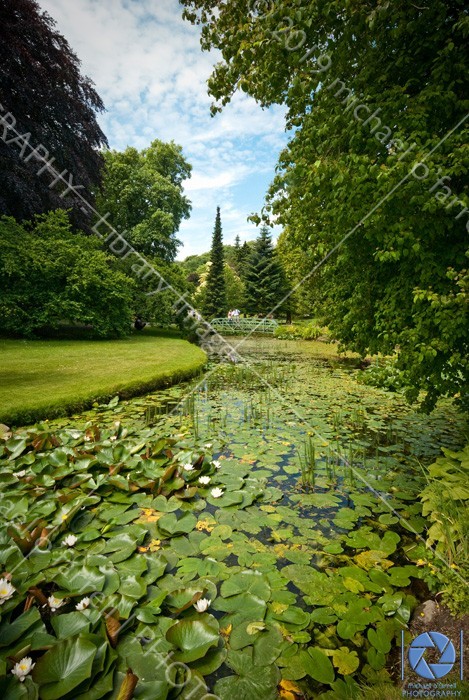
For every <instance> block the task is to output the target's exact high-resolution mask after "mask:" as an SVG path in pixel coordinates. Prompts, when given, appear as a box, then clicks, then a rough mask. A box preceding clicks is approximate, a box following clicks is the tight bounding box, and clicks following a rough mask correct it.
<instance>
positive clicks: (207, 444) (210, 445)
mask: <svg viewBox="0 0 469 700" xmlns="http://www.w3.org/2000/svg"><path fill="white" fill-rule="evenodd" d="M204 447H206V448H207V450H209V449H210V448H211V447H212V443H211V442H207V443H206V444H205V445H204Z"/></svg>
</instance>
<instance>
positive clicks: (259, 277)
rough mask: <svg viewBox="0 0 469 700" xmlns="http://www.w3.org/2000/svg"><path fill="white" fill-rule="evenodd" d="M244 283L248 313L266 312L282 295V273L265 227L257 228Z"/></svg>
mask: <svg viewBox="0 0 469 700" xmlns="http://www.w3.org/2000/svg"><path fill="white" fill-rule="evenodd" d="M244 282H245V308H246V311H247V313H249V314H255V315H262V316H265V315H268V314H270V312H271V311H272V309H273V308H274V307H275V306H276V305H277V304H278V303H279V302H280V301H281V300H282V298H283V297H284V295H285V275H284V274H283V270H282V268H281V265H280V263H279V261H278V259H277V255H276V253H275V250H274V247H273V245H272V239H271V236H270V233H269V229H268V227H267V226H263V227H262V228H261V230H260V234H259V237H258V238H257V240H256V242H255V244H254V249H253V251H252V253H251V255H250V257H249V259H248V263H247V269H246V274H245V278H244Z"/></svg>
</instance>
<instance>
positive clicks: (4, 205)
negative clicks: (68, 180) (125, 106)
mask: <svg viewBox="0 0 469 700" xmlns="http://www.w3.org/2000/svg"><path fill="white" fill-rule="evenodd" d="M0 64H1V66H2V70H1V71H0V104H1V105H2V107H3V108H4V112H3V114H2V116H5V114H6V113H7V112H10V113H11V114H12V115H13V117H14V118H15V119H16V120H17V123H16V130H17V131H18V132H19V133H20V134H25V135H26V136H28V135H29V143H30V145H31V147H32V148H36V147H38V146H39V145H40V144H42V145H43V146H44V147H45V148H46V149H48V150H49V152H50V155H51V157H52V156H54V157H55V158H56V162H55V163H54V164H53V167H55V168H56V169H57V170H58V172H62V171H63V170H65V169H66V170H68V171H69V173H71V174H72V175H73V181H74V184H79V185H81V186H83V188H84V189H81V190H80V193H81V194H82V195H83V196H84V197H86V198H88V199H90V198H91V196H92V195H91V191H92V190H93V189H94V188H95V187H96V185H98V184H99V182H100V171H101V167H102V162H103V159H102V155H101V153H100V149H101V148H102V147H103V146H105V145H106V144H107V141H106V137H105V135H104V134H103V132H102V131H101V129H100V127H99V125H98V122H97V120H96V113H97V112H101V111H103V109H104V106H103V103H102V101H101V98H100V97H99V95H98V94H97V93H96V91H95V89H94V87H93V83H92V82H91V81H90V80H89V78H87V77H85V76H83V75H82V74H81V73H80V61H79V60H78V58H77V56H76V55H75V54H74V53H73V51H72V50H71V49H70V46H69V45H68V43H67V41H66V40H65V39H64V37H63V36H62V35H61V34H59V33H58V32H57V31H56V30H55V22H54V20H53V19H52V18H51V17H50V16H49V15H48V14H47V13H45V12H41V9H40V7H39V4H38V3H37V2H35V0H3V2H2V3H1V4H0ZM9 123H10V124H12V120H11V119H10V120H9ZM2 133H3V127H2ZM15 136H16V134H15V133H13V131H11V130H9V131H8V132H7V133H6V134H5V140H4V141H1V142H0V214H6V215H9V216H14V217H15V218H17V219H26V218H29V217H30V216H32V215H34V214H37V213H42V212H45V211H48V210H50V209H56V208H59V207H60V208H65V207H71V206H72V205H73V204H74V196H73V195H72V196H70V195H68V196H66V197H65V198H64V199H62V198H61V197H60V193H61V191H64V190H65V187H64V186H56V187H53V188H52V189H50V188H49V184H50V183H51V180H52V177H51V175H48V174H47V172H44V173H43V174H42V175H40V176H38V175H37V174H36V173H37V171H38V170H39V169H40V168H41V167H43V165H44V163H40V162H39V161H38V160H37V159H35V158H31V159H30V160H28V162H25V160H26V158H27V157H29V156H30V154H31V149H26V150H25V151H24V153H23V157H20V155H21V153H22V148H23V143H21V144H19V143H15V142H13V141H12V140H13V139H14V137H15ZM25 138H26V137H25ZM5 141H12V142H11V143H9V144H8V143H6V142H5ZM75 199H76V197H75ZM73 218H74V222H75V223H76V224H81V225H82V226H86V224H87V223H88V222H87V218H86V215H84V214H83V213H82V212H81V210H80V209H79V208H78V207H76V208H75V209H74V213H73Z"/></svg>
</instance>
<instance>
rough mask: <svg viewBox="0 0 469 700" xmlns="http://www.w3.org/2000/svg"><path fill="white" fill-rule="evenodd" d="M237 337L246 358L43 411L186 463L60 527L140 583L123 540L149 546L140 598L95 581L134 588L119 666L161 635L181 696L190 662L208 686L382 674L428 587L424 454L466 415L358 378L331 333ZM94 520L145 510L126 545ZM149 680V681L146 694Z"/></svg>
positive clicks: (248, 692)
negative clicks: (133, 616) (426, 408)
mask: <svg viewBox="0 0 469 700" xmlns="http://www.w3.org/2000/svg"><path fill="white" fill-rule="evenodd" d="M237 342H239V340H238V339H236V341H233V344H235V343H237ZM240 352H241V353H242V356H243V358H245V360H246V363H243V362H240V363H237V364H231V363H221V364H218V365H213V366H210V368H209V370H208V372H207V373H206V374H205V375H204V376H202V377H200V378H198V379H197V380H194V381H192V382H190V383H187V384H185V385H180V386H177V387H171V388H169V389H167V390H162V391H158V392H155V393H153V394H149V395H147V396H145V397H140V398H138V399H133V400H130V401H125V402H121V403H119V402H117V400H114V401H112V402H111V404H109V405H108V406H96V407H95V408H94V409H93V411H89V412H87V413H85V414H83V415H80V416H72V417H70V418H68V419H60V420H54V421H50V422H49V423H48V430H49V431H55V430H67V429H69V432H70V440H72V439H73V440H77V439H78V429H80V427H81V428H83V429H84V430H86V431H87V433H86V434H87V437H86V438H85V440H87V441H88V445H89V447H88V452H90V454H91V453H92V449H91V448H92V444H93V443H94V442H96V443H98V442H99V441H101V443H102V445H104V446H105V447H104V448H102V452H101V453H102V454H103V453H104V451H105V450H107V449H110V448H109V447H107V446H109V445H111V446H112V443H110V442H109V440H113V439H114V441H115V442H116V444H117V442H119V444H120V443H121V441H123V440H124V439H125V440H126V441H127V442H128V443H129V444H132V441H133V444H134V448H132V449H130V451H129V454H128V457H126V459H128V465H129V468H130V467H132V465H134V466H135V465H137V462H132V459H134V458H133V457H131V456H130V455H138V454H141V453H142V450H143V449H144V445H145V441H148V440H154V436H155V434H158V435H161V436H169V435H174V436H176V437H175V441H174V444H173V445H172V448H171V453H169V452H164V454H163V453H162V452H161V451H160V453H158V450H156V449H155V450H153V452H152V453H151V455H150V453H148V454H147V458H150V457H151V459H155V460H156V459H160V463H159V464H160V465H161V469H162V471H161V474H163V471H164V470H163V467H165V465H166V462H165V460H166V461H168V459H169V460H171V459H174V458H176V459H177V460H178V462H179V465H181V464H182V465H183V467H182V469H180V470H179V472H175V471H174V468H173V469H172V471H170V470H168V471H167V472H165V475H164V477H163V476H162V477H161V479H162V481H161V482H160V488H159V490H158V494H159V495H157V496H156V498H155V497H154V496H155V494H154V493H153V494H152V495H150V494H147V493H146V494H145V497H142V494H141V493H136V495H131V494H130V495H127V496H125V494H124V495H123V494H122V492H121V493H120V494H117V495H116V496H114V495H113V496H111V497H109V498H108V500H107V506H106V507H107V508H108V513H107V516H106V515H103V514H101V515H99V513H98V515H96V514H95V512H94V510H93V508H91V509H89V510H87V511H86V515H83V514H81V515H78V516H77V517H75V520H74V521H73V527H71V528H70V529H71V531H72V532H76V533H77V536H78V537H79V536H80V533H81V532H83V531H84V530H86V531H88V530H89V532H91V533H92V534H91V535H90V534H88V535H86V537H84V540H86V542H88V543H89V544H88V547H89V549H88V550H85V549H83V547H86V544H85V542H83V541H82V542H81V543H80V544H81V545H82V549H81V550H79V551H80V552H82V553H83V556H86V557H89V556H94V557H95V560H93V561H91V560H87V565H88V566H91V567H93V566H94V567H97V569H99V570H100V571H103V568H102V567H103V566H104V559H103V557H104V556H105V555H109V553H110V552H111V554H112V556H111V560H112V561H113V563H114V564H115V566H116V567H117V573H118V574H119V575H121V574H122V572H123V571H125V567H126V565H127V566H128V567H129V570H130V572H131V573H132V574H133V575H134V579H135V582H136V584H139V585H140V587H141V588H142V576H143V578H144V577H145V576H146V574H142V570H141V569H139V567H138V566H137V565H136V564H132V562H133V561H134V559H133V558H130V559H129V557H130V556H131V555H132V557H134V558H135V557H138V556H145V557H146V558H147V560H148V559H149V558H152V557H153V559H154V560H157V561H158V562H160V563H161V562H162V569H161V570H160V571H159V572H158V575H157V576H155V577H154V578H153V580H150V579H148V580H150V584H149V586H148V588H147V587H146V586H144V587H143V588H142V590H141V591H140V593H141V597H140V598H139V595H137V594H136V593H135V592H134V593H132V592H130V593H129V591H124V592H123V591H122V590H121V589H120V588H119V587H115V586H111V588H110V589H109V590H110V591H111V593H112V596H111V597H112V600H113V602H114V605H115V606H116V608H117V609H118V610H119V615H120V618H121V619H122V618H124V619H127V618H129V617H130V613H131V610H132V609H133V605H137V604H141V601H145V603H144V604H145V606H146V611H145V614H143V615H142V614H140V615H139V614H137V620H138V621H139V622H138V623H137V624H136V625H134V626H133V628H132V633H133V634H132V635H127V636H126V637H123V638H122V640H121V641H120V642H119V645H118V646H117V649H118V651H119V649H120V655H121V657H123V658H125V659H126V660H127V659H129V658H133V659H134V661H133V666H132V668H134V667H135V668H137V667H138V664H139V663H140V665H141V666H142V665H143V662H139V661H138V660H135V659H136V656H137V655H138V654H141V653H142V652H141V650H142V649H143V650H144V651H145V650H146V657H147V658H150V657H151V654H152V653H156V652H158V653H163V652H165V653H166V652H167V653H171V651H172V653H173V654H174V659H176V660H177V661H179V662H183V663H184V664H187V665H188V666H189V668H190V669H191V672H192V681H191V683H190V684H188V685H187V686H186V688H185V689H183V691H182V694H181V695H180V696H179V697H180V698H181V699H182V698H189V697H190V698H192V700H194V698H199V697H203V695H204V693H205V692H208V691H206V690H205V685H204V692H200V693H199V691H198V690H195V687H194V682H195V679H202V678H203V680H204V684H206V687H207V688H208V689H209V690H210V691H211V692H213V693H215V694H216V695H218V696H219V697H220V698H222V700H223V699H224V698H231V697H232V695H233V694H234V693H237V695H238V697H239V698H240V699H243V698H246V699H247V698H252V699H254V700H255V699H259V700H271V699H273V698H277V697H283V698H287V700H295V698H300V697H308V698H316V697H319V696H321V697H324V698H339V699H340V698H342V697H343V698H346V697H350V693H351V692H353V689H354V688H355V687H356V686H355V683H356V681H357V680H360V681H362V682H363V681H365V682H367V683H369V684H371V685H373V684H375V683H377V682H378V681H380V682H381V681H383V680H384V681H385V680H387V679H390V680H391V676H390V672H391V669H390V667H389V652H390V650H391V648H394V647H395V646H396V645H398V644H399V640H400V634H401V630H402V629H405V627H406V625H407V623H408V622H409V619H410V617H411V614H412V611H413V609H414V608H415V607H416V605H417V603H418V601H419V599H421V598H422V596H424V595H425V592H426V586H425V582H424V581H423V580H422V579H424V578H425V575H428V565H426V561H427V560H428V552H427V551H426V549H425V545H424V540H423V538H422V536H421V533H423V531H424V527H425V521H424V519H423V518H422V516H421V506H420V503H419V501H418V494H419V492H420V490H421V488H422V486H423V484H424V482H425V479H424V475H423V472H422V465H423V464H428V463H429V462H430V461H432V460H433V459H434V458H435V457H436V456H437V455H438V454H439V453H440V450H441V447H442V446H447V447H451V448H455V447H457V446H458V445H459V441H460V440H461V438H462V434H463V421H462V418H461V416H460V415H459V414H458V413H457V412H456V411H455V410H454V409H453V408H452V406H451V405H450V403H449V402H444V401H443V402H441V404H440V405H439V407H438V408H437V409H436V410H435V412H434V413H433V414H432V415H430V416H426V415H424V414H420V413H418V412H416V411H415V410H412V409H411V408H410V407H409V406H408V405H407V404H406V403H405V401H404V399H403V397H402V396H400V395H399V394H392V393H387V392H384V391H381V390H379V389H374V388H372V387H369V386H365V385H363V384H360V383H359V382H357V369H356V360H355V359H354V358H352V357H345V358H339V357H338V356H337V353H336V348H335V346H334V345H328V344H324V343H317V342H310V343H308V342H294V341H279V340H275V339H273V338H255V339H253V338H250V339H248V340H246V341H244V342H243V344H242V347H241V348H240ZM94 424H98V425H99V426H101V430H102V431H103V432H102V434H101V433H99V434H98V432H97V429H96V428H94V427H92V426H93V425H94ZM70 429H71V430H70ZM74 431H75V432H74ZM106 431H107V432H106ZM111 433H112V436H111V437H109V436H110V435H111ZM163 442H164V441H163ZM74 444H76V443H74ZM166 447H167V446H166ZM100 449H101V448H100ZM114 449H116V448H114ZM139 450H140V452H139ZM160 450H161V448H160ZM83 454H84V453H83ZM83 454H82V458H83ZM95 454H96V453H95ZM113 454H114V457H113V460H110V461H111V463H112V464H114V463H116V462H117V461H119V460H117V458H116V453H115V452H114V453H113ZM204 454H205V455H207V454H208V456H206V457H205V459H204V457H203V455H204ZM158 455H159V456H158ZM161 455H163V456H161ZM120 461H121V462H124V461H125V459H124V457H122V455H121V459H120ZM147 461H150V459H147ZM112 468H113V467H110V469H112ZM184 470H185V471H184ZM119 478H120V477H119ZM121 478H122V480H123V482H124V485H122V484H121V488H122V489H124V490H125V479H124V477H123V476H122V477H121ZM126 478H127V479H129V475H127V477H126ZM130 478H132V477H130ZM164 480H165V483H164V484H163V481H164ZM135 482H136V484H137V485H138V484H140V485H141V484H142V483H143V482H141V481H140V482H139V481H138V479H137V477H135ZM117 483H118V482H116V484H117ZM127 483H128V482H127ZM133 490H134V491H137V490H138V489H137V487H135V489H133ZM131 491H132V489H131ZM136 509H137V511H138V512H137V514H135V515H134V513H135V510H136ZM111 512H112V514H113V515H114V520H113V519H112V517H111ZM129 514H130V515H129ZM99 518H100V519H101V526H100V527H98V526H97V522H98V520H99ZM137 518H138V520H137ZM104 522H107V523H108V525H109V528H108V529H109V531H110V533H111V534H112V533H114V535H115V537H121V535H120V534H119V533H120V532H122V529H123V528H124V531H126V528H128V532H132V528H135V527H137V526H139V527H142V525H143V526H144V530H143V531H142V532H143V534H142V532H141V533H140V534H139V535H138V545H139V546H138V552H139V553H140V554H134V552H135V546H134V547H133V549H132V547H130V549H129V553H128V555H127V557H125V556H123V558H120V557H115V556H114V554H115V551H116V550H115V549H112V548H111V549H109V546H108V544H103V541H102V538H103V537H108V536H109V533H104V532H103V528H102V525H103V523H104ZM124 522H125V523H126V525H124V526H123V525H122V523H124ZM145 528H146V531H145ZM135 532H136V531H135ZM140 535H141V536H140ZM109 541H110V540H109V539H107V540H106V543H109ZM111 541H112V540H111ZM121 546H122V547H123V548H124V549H125V547H126V546H128V545H126V544H125V542H124V540H122V543H121ZM100 557H101V559H100ZM106 566H108V564H107V563H106ZM105 571H106V573H107V575H110V572H109V570H108V569H105ZM119 572H120V573H119ZM55 583H56V585H57V582H55ZM59 587H60V588H61V589H62V593H63V591H64V590H65V591H67V590H68V595H69V596H70V595H72V593H73V591H72V592H71V591H70V587H69V588H68V589H67V587H66V585H65V584H64V581H63V580H61V581H60V586H59ZM54 590H55V589H54ZM100 590H104V591H106V588H104V589H103V588H102V587H101V589H100ZM80 591H81V592H82V593H83V592H87V593H88V592H89V591H88V589H87V588H86V587H85V588H82V589H80ZM64 595H65V594H64ZM145 596H146V597H145ZM139 600H140V603H139ZM148 600H150V603H153V609H152V610H150V608H149V607H148V605H149V603H148ZM202 600H209V601H210V603H209V606H208V607H207V609H206V610H203V607H204V605H205V603H202ZM197 605H199V607H200V606H201V610H202V612H194V606H197ZM156 613H158V614H156ZM70 614H72V615H73V614H74V613H70ZM175 620H179V622H178V623H177V624H175ZM181 625H182V626H181ZM135 635H136V637H137V639H138V640H139V641H138V644H137V647H135V644H136V642H135ZM155 640H159V641H161V640H163V641H162V646H161V647H158V649H155V647H154V643H155ZM145 645H148V646H145ZM138 658H140V657H138ZM129 663H130V662H129ZM124 667H125V663H122V664H121V666H120V669H121V670H120V673H121V677H122V678H123V677H124V673H125V669H124ZM135 668H134V670H135ZM154 672H155V671H154V669H153V673H154ZM147 673H149V671H148V669H147ZM137 675H139V674H138V673H137ZM140 677H141V675H140ZM160 681H161V679H159V680H158V679H156V678H155V679H153V680H152V681H151V682H150V681H148V683H149V684H150V685H149V686H148V693H149V694H148V697H151V693H152V692H154V688H155V687H156V686H154V685H153V686H152V685H151V683H160ZM144 685H145V684H144ZM158 687H159V688H160V690H161V686H158ZM191 688H192V690H193V694H191ZM331 689H332V690H331ZM141 692H142V694H141V695H136V697H147V695H145V690H144V689H143V690H142V691H141ZM167 692H169V690H168V691H167ZM161 693H162V694H161V697H162V698H164V697H167V695H165V694H164V692H163V691H162V690H161ZM66 697H68V696H66ZM73 697H75V696H73ZM83 697H85V696H83ZM86 697H88V696H86ZM96 697H98V696H96ZM99 697H101V696H99ZM105 697H108V696H107V695H106V696H105ZM109 697H111V695H109ZM112 697H114V696H112ZM158 697H160V696H158ZM169 697H172V696H169Z"/></svg>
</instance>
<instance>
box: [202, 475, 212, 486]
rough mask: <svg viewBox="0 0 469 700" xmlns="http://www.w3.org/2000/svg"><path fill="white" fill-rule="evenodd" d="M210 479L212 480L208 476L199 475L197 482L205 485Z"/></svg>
mask: <svg viewBox="0 0 469 700" xmlns="http://www.w3.org/2000/svg"><path fill="white" fill-rule="evenodd" d="M211 481H212V480H211V478H210V477H209V476H199V484H203V485H204V486H206V485H207V484H209V483H210V482H211Z"/></svg>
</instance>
